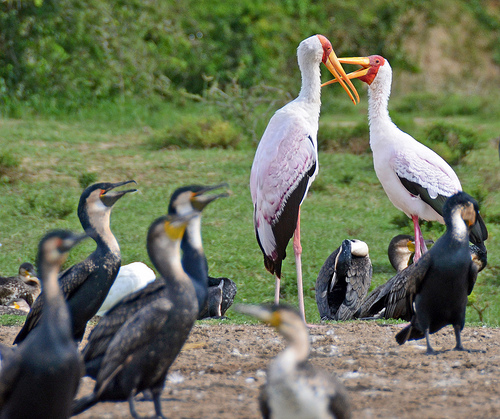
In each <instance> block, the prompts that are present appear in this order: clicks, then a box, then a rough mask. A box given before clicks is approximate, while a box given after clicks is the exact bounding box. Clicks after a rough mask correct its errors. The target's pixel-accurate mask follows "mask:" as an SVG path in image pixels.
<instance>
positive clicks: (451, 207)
mask: <svg viewBox="0 0 500 419" xmlns="http://www.w3.org/2000/svg"><path fill="white" fill-rule="evenodd" d="M478 217H479V208H478V205H477V202H476V201H475V200H474V199H473V198H472V197H470V196H469V195H467V194H466V193H464V192H459V193H457V194H455V195H452V196H451V197H450V198H448V199H447V201H446V203H445V205H444V207H443V218H444V221H445V224H446V232H445V234H444V235H443V236H441V237H440V238H439V239H438V240H437V241H436V243H435V244H434V246H433V247H432V248H431V249H430V250H429V252H427V253H425V254H424V255H423V256H422V258H421V259H420V260H419V261H418V262H417V263H416V264H415V265H414V266H415V270H416V271H417V273H416V274H415V275H414V277H413V278H414V279H413V280H412V286H411V289H412V291H413V292H412V293H411V294H412V300H413V304H412V305H411V308H412V317H411V323H410V324H409V325H408V326H406V327H405V328H404V329H403V330H402V331H401V332H399V333H398V334H397V335H396V341H397V342H398V343H399V344H400V345H402V344H404V343H405V342H406V341H407V340H414V339H422V338H424V337H425V339H426V343H427V354H435V353H436V352H435V351H434V349H433V348H432V346H431V343H430V340H429V335H430V334H431V333H435V332H437V331H438V330H440V329H441V328H443V327H444V326H447V325H449V324H450V325H452V326H453V328H454V330H455V338H456V346H455V350H464V348H463V346H462V341H461V335H460V332H461V331H462V329H463V327H464V324H465V309H466V306H467V296H468V295H469V294H470V293H471V292H472V289H473V288H474V284H475V282H476V278H477V273H478V265H477V264H476V263H475V262H473V261H472V258H471V253H470V249H469V233H470V231H471V229H472V228H473V227H474V226H475V224H476V222H477V220H478ZM408 269H410V268H408Z"/></svg>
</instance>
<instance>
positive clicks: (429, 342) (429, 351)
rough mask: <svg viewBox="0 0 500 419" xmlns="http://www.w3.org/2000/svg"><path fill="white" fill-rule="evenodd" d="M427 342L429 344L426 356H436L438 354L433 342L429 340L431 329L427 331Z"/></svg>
mask: <svg viewBox="0 0 500 419" xmlns="http://www.w3.org/2000/svg"><path fill="white" fill-rule="evenodd" d="M425 342H426V343H427V352H426V353H425V354H426V355H436V354H437V352H436V351H435V350H434V349H432V346H431V341H430V339H429V328H427V329H425Z"/></svg>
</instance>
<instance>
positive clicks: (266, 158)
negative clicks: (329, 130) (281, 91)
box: [250, 35, 359, 319]
mask: <svg viewBox="0 0 500 419" xmlns="http://www.w3.org/2000/svg"><path fill="white" fill-rule="evenodd" d="M297 58H298V63H299V69H300V71H301V76H302V87H301V90H300V93H299V96H298V97H297V98H296V99H295V100H293V101H292V102H290V103H288V104H287V105H285V106H284V107H283V108H281V109H279V110H278V111H276V113H275V114H274V115H273V117H272V118H271V120H270V121H269V124H268V126H267V128H266V130H265V132H264V134H263V136H262V139H261V140H260V143H259V145H258V147H257V151H256V153H255V159H254V161H253V165H252V171H251V176H250V191H251V194H252V201H253V205H254V226H255V232H256V236H257V241H258V243H259V245H260V248H261V250H262V253H263V254H264V265H265V267H266V269H267V270H268V271H269V272H271V273H273V274H275V276H276V287H275V295H274V300H275V303H276V304H278V303H279V291H280V277H281V264H282V261H283V259H284V258H285V256H286V247H287V245H288V242H289V241H290V239H291V237H292V236H294V240H293V250H294V253H295V262H296V269H297V288H298V297H299V310H300V313H301V315H302V317H303V318H304V319H305V311H304V296H303V291H302V266H301V253H302V248H301V245H300V204H301V203H302V201H303V200H304V198H305V196H306V194H307V191H308V189H309V187H310V185H311V183H312V182H313V180H314V178H315V177H316V174H317V173H318V145H317V133H318V121H319V114H320V107H321V100H320V96H321V71H320V64H321V63H322V62H323V63H324V64H325V65H326V67H327V68H328V70H329V71H330V72H331V73H332V74H333V76H334V77H335V78H336V79H337V80H339V82H340V83H341V84H342V86H343V87H344V89H345V90H346V91H347V93H348V94H349V96H350V97H351V99H352V101H353V102H354V103H356V101H358V102H359V96H358V93H357V92H356V89H355V88H354V86H353V85H352V83H351V82H350V81H349V80H348V79H347V76H346V74H345V72H344V70H343V69H342V66H341V64H340V63H339V62H338V59H337V56H336V55H335V52H334V51H333V48H332V44H331V43H330V41H329V40H328V39H327V38H326V37H324V36H323V35H313V36H311V37H309V38H307V39H305V40H304V41H302V42H301V43H300V45H299V47H298V49H297ZM341 77H344V80H345V82H344V80H342V79H341ZM346 84H347V85H349V87H350V88H351V89H352V90H353V93H354V95H355V97H354V96H353V94H352V93H351V92H350V91H349V89H348V87H347V86H346Z"/></svg>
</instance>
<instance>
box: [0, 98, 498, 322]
mask: <svg viewBox="0 0 500 419" xmlns="http://www.w3.org/2000/svg"><path fill="white" fill-rule="evenodd" d="M213 111H214V110H210V112H208V113H211V112H213ZM186 114H191V115H193V116H194V117H196V115H199V116H206V114H207V110H206V109H205V108H204V105H203V104H186V105H185V106H181V107H172V106H170V105H161V104H156V105H155V106H151V105H149V106H142V105H139V104H135V105H128V104H121V105H111V104H108V107H105V106H102V107H100V108H98V109H82V110H80V111H79V112H78V113H76V114H72V115H57V116H50V117H42V116H36V115H32V114H30V113H29V112H27V114H26V117H24V118H23V119H3V120H0V127H1V128H0V149H1V150H2V153H3V154H4V155H8V156H10V157H9V158H10V159H11V161H15V162H18V164H17V165H13V166H10V167H9V169H8V175H7V176H6V177H4V178H1V179H0V243H2V247H1V248H0V275H13V274H15V273H16V272H17V269H18V267H19V264H21V263H22V262H24V261H29V262H34V260H35V253H36V248H37V243H38V240H39V239H40V238H41V236H42V235H43V234H44V233H45V232H46V231H48V230H50V229H53V228H68V229H71V230H74V231H81V227H80V223H79V221H78V218H77V216H76V208H77V204H78V199H79V196H80V194H81V191H82V186H81V184H85V183H86V182H87V181H88V180H91V181H112V182H116V181H122V180H128V179H135V180H136V181H137V183H138V186H137V187H138V189H139V192H138V193H136V194H131V195H127V196H125V197H124V198H123V199H122V200H120V201H119V202H118V203H117V204H116V206H115V208H114V209H113V214H112V217H111V227H112V230H113V232H114V233H115V235H116V237H117V239H118V241H119V243H120V246H121V249H122V257H123V263H124V264H126V263H130V262H133V261H143V262H146V263H148V264H149V265H151V263H150V261H149V259H148V257H147V252H146V248H145V237H146V232H147V229H148V226H149V225H150V223H151V222H152V221H153V220H154V219H155V218H156V217H158V216H159V215H161V214H163V213H165V212H166V210H167V205H168V200H169V197H170V194H171V193H172V192H173V191H174V190H175V189H176V188H177V187H179V186H182V185H185V184H190V183H201V184H215V183H220V182H223V181H226V182H228V183H229V185H230V190H231V196H230V197H229V198H226V199H221V200H218V201H216V202H215V203H213V204H211V205H210V206H209V207H208V208H207V209H206V210H205V212H204V218H203V240H204V247H205V251H206V254H207V258H208V262H209V269H210V273H211V274H212V275H214V276H219V275H220V276H227V277H229V278H231V279H233V280H234V281H235V282H236V284H237V286H238V294H237V297H236V302H240V303H241V302H244V303H261V302H271V301H272V299H273V295H274V278H273V276H272V275H270V274H269V273H268V272H267V271H266V270H265V269H264V266H263V260H262V255H261V252H260V250H259V247H258V245H257V242H256V240H255V234H254V231H253V225H252V203H251V198H250V192H249V187H248V183H249V175H250V168H251V165H252V160H253V156H254V148H255V145H254V144H252V145H250V141H248V143H247V145H246V146H240V147H239V148H238V149H227V150H226V149H219V148H215V149H214V148H210V149H176V148H168V149H160V150H155V149H152V148H151V147H150V144H149V141H150V139H151V137H152V136H153V135H154V134H155V133H157V132H160V131H162V130H164V129H165V128H168V127H171V126H174V125H175V123H176V122H177V121H178V120H179V118H182V116H183V115H186ZM423 114H424V116H422V115H421V114H420V113H419V114H416V113H415V114H412V113H411V112H410V113H394V115H393V118H394V120H396V121H397V122H398V124H399V123H401V124H402V126H403V127H404V129H405V130H407V131H408V132H409V133H410V134H412V135H414V136H415V137H416V138H417V139H419V140H421V141H424V140H425V139H424V136H425V133H426V132H427V131H428V130H429V127H431V126H432V125H433V124H437V123H442V124H444V123H446V124H452V125H457V126H461V127H464V128H466V129H473V130H475V132H476V134H477V140H476V141H477V143H475V144H474V145H473V148H472V150H470V151H468V152H467V153H466V155H465V156H464V157H463V158H462V159H461V160H460V163H459V164H457V165H455V166H454V169H455V170H456V172H457V174H458V176H459V178H460V179H461V181H462V185H463V187H464V190H466V191H467V192H469V193H471V194H473V195H474V196H476V197H477V198H478V199H479V201H480V203H481V208H482V214H483V216H484V218H485V220H486V223H487V226H488V229H489V232H490V239H489V240H488V242H487V245H488V250H489V261H488V262H489V264H488V267H487V268H486V269H485V270H484V271H483V272H482V273H481V274H480V275H479V279H478V282H477V284H476V288H475V290H474V292H475V295H476V303H475V304H476V306H478V307H479V308H481V309H482V308H484V307H485V306H487V307H486V309H485V310H484V312H483V316H484V317H483V321H484V323H485V324H487V325H489V326H496V327H497V326H499V319H500V295H499V292H498V289H499V285H500V252H499V249H500V240H499V233H500V225H499V224H500V196H499V194H500V192H498V191H500V187H499V186H500V175H499V158H498V152H497V145H498V143H497V140H494V138H496V137H497V136H498V132H500V122H499V121H498V119H495V118H491V117H490V116H489V115H486V114H485V115H477V114H473V115H463V114H460V115H452V116H449V115H447V116H443V117H441V116H436V115H438V113H432V112H429V113H428V114H426V113H425V112H423ZM363 121H364V122H365V123H366V100H365V101H364V102H363V104H362V105H360V106H359V107H357V108H354V107H352V109H351V108H349V109H348V110H345V112H344V108H340V109H337V110H335V108H334V107H333V106H331V105H329V104H328V103H326V104H325V107H324V109H323V111H322V116H321V122H322V124H323V123H324V124H326V125H325V126H328V127H330V128H329V129H330V131H329V132H335V130H334V129H332V128H331V127H335V126H354V127H356V126H358V124H360V123H362V122H363ZM400 121H401V122H400ZM354 131H355V132H356V133H358V132H359V130H358V129H355V130H354ZM320 134H321V130H320ZM357 141H360V140H359V139H357ZM367 143H368V139H367V138H366V144H367ZM332 148H333V149H335V147H332ZM365 148H366V147H365ZM356 149H357V150H361V152H358V153H357V154H348V153H342V152H339V151H338V150H337V151H336V152H327V151H324V152H321V153H320V171H319V175H318V177H317V179H316V181H315V183H314V184H313V187H312V188H311V191H310V193H309V196H308V197H307V199H306V200H305V202H304V204H303V206H302V210H301V215H302V219H301V223H302V225H301V227H302V236H301V239H302V245H303V256H302V258H303V272H304V281H305V302H306V313H307V318H308V321H310V322H319V314H318V310H317V307H316V302H315V297H314V284H315V280H316V277H317V274H318V272H319V270H320V268H321V266H322V264H323V263H324V261H325V259H326V258H327V257H328V256H329V254H330V253H331V252H332V251H334V250H335V249H336V248H337V247H338V246H339V245H340V244H341V242H342V240H344V239H345V238H358V239H361V240H364V241H366V242H367V243H368V245H369V247H370V257H371V260H372V263H373V273H374V275H373V281H372V287H373V286H376V285H378V284H381V283H382V282H385V281H386V280H387V279H389V278H390V277H391V276H392V275H393V270H392V267H391V266H390V264H389V261H388V258H387V245H388V243H389V241H390V239H391V238H392V237H393V236H395V235H397V234H401V233H411V232H412V226H411V222H410V220H409V219H407V218H406V217H404V216H403V217H402V216H401V213H400V212H399V211H398V210H397V209H396V208H394V206H393V205H392V204H391V203H390V201H389V200H388V199H387V197H386V195H385V193H384V191H383V190H382V187H381V186H380V183H379V181H378V179H377V177H376V175H375V173H374V171H373V165H372V157H371V153H370V151H369V149H368V150H367V151H363V147H361V148H359V147H357V148H356ZM442 232H443V227H442V226H440V225H437V224H436V223H434V224H433V225H430V224H429V225H427V224H425V225H424V234H425V235H426V236H428V238H432V239H434V240H436V239H437V238H438V237H439V235H440V234H442ZM93 249H94V245H93V242H92V241H91V240H89V241H86V242H84V243H82V244H81V245H79V246H78V247H77V248H75V249H74V250H72V252H71V254H70V257H69V260H68V262H67V265H70V264H73V263H75V262H77V261H80V260H82V259H83V258H85V257H86V255H88V254H89V253H90V252H91V251H92V250H93ZM288 255H289V256H288V258H287V259H286V260H285V262H284V264H283V280H282V294H283V295H284V301H285V302H287V303H290V304H292V305H296V303H297V296H296V293H297V290H296V283H295V265H294V262H293V251H292V249H291V247H289V249H288ZM467 310H468V311H467V321H468V322H472V323H474V324H476V323H477V322H478V321H479V316H478V312H477V310H476V309H474V308H473V307H469V308H468V309H467ZM228 315H229V316H230V317H231V318H232V319H233V320H234V321H236V322H248V321H249V319H248V318H247V317H245V316H243V315H239V314H236V313H235V312H234V311H232V310H230V311H229V312H228Z"/></svg>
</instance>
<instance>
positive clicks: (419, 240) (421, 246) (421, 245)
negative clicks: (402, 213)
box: [411, 215, 427, 262]
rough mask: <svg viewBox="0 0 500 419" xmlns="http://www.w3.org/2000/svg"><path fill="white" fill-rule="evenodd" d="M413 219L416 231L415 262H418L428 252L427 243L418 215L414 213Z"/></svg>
mask: <svg viewBox="0 0 500 419" xmlns="http://www.w3.org/2000/svg"><path fill="white" fill-rule="evenodd" d="M411 219H412V221H413V228H414V231H415V256H414V257H413V262H417V261H418V260H419V259H420V258H421V257H422V255H423V254H424V253H425V252H427V246H426V245H425V240H424V235H423V234H422V230H420V225H419V223H418V216H417V215H412V216H411Z"/></svg>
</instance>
